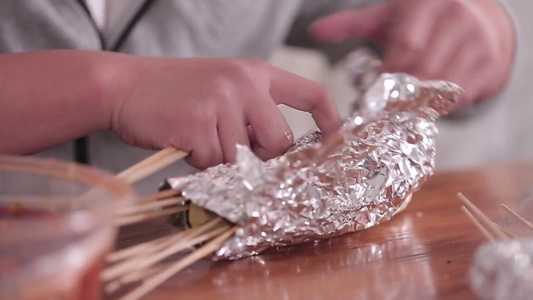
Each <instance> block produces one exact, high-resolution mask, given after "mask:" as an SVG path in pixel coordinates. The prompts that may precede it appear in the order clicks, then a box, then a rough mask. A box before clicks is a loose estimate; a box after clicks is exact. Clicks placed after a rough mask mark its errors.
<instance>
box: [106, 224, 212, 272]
mask: <svg viewBox="0 0 533 300" xmlns="http://www.w3.org/2000/svg"><path fill="white" fill-rule="evenodd" d="M219 221H220V219H217V220H213V221H211V222H209V223H206V224H205V225H203V226H201V227H199V228H198V229H197V230H189V232H186V233H185V234H189V236H188V239H186V240H185V241H183V242H181V243H171V245H170V247H168V248H166V249H164V250H163V251H160V252H157V253H155V254H154V255H153V256H150V257H146V255H142V253H141V255H136V256H135V257H134V258H133V259H130V260H126V261H123V262H121V263H118V264H116V265H113V266H111V267H110V268H108V269H106V270H105V271H104V272H103V273H102V279H103V280H105V281H108V280H111V279H114V278H116V277H118V276H121V275H123V274H124V273H126V272H128V271H131V270H134V269H139V268H143V267H146V266H150V265H152V264H154V263H156V262H159V261H161V260H163V259H165V258H167V257H169V256H171V255H173V254H175V253H177V252H179V251H181V250H183V249H186V248H187V247H190V246H194V245H196V244H198V243H201V242H204V241H205V240H206V239H208V238H209V237H211V235H212V234H213V233H220V232H219V230H218V229H215V230H213V231H211V232H209V233H206V234H203V235H201V236H200V237H196V236H197V235H199V234H202V233H203V232H205V231H207V230H209V229H211V228H213V227H214V226H215V225H216V224H217V223H218V222H219Z"/></svg>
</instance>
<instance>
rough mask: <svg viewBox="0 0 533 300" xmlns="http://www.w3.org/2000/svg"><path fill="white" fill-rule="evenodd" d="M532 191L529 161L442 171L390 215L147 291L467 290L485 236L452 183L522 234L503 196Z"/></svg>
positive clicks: (202, 266) (258, 294) (346, 295)
mask: <svg viewBox="0 0 533 300" xmlns="http://www.w3.org/2000/svg"><path fill="white" fill-rule="evenodd" d="M532 191H533V162H515V163H507V164H500V165H494V166H490V167H485V168H479V169H475V170H469V171H462V172H451V173H442V174H438V175H435V176H434V177H432V178H431V179H430V180H429V181H428V182H427V183H426V184H424V186H423V188H422V189H421V190H420V191H419V192H417V193H416V194H415V196H414V197H413V200H412V203H411V204H410V205H409V207H408V208H407V209H406V210H405V211H404V212H402V213H401V214H399V215H397V216H396V217H394V218H393V219H392V220H391V221H389V222H387V223H384V224H382V225H379V226H376V227H374V228H370V229H368V230H364V231H361V232H357V233H353V234H346V235H344V236H341V237H337V238H333V239H329V240H324V241H320V242H315V243H308V244H304V245H298V246H293V247H289V248H283V249H277V250H276V249H273V250H271V251H268V252H267V253H264V254H263V255H260V256H257V257H252V258H247V259H242V260H239V261H233V262H217V263H214V262H210V261H201V262H199V263H197V264H195V265H193V266H192V267H190V268H189V269H187V270H185V271H183V272H181V273H180V274H178V275H176V276H174V277H173V278H172V279H170V280H169V281H167V282H166V283H164V284H163V285H161V286H160V287H158V288H157V289H156V290H155V291H153V292H151V293H150V294H148V295H147V296H146V299H181V300H185V299H231V300H234V299H472V298H474V296H473V294H472V292H471V291H470V289H469V285H468V271H469V268H470V264H471V262H472V258H473V254H474V251H475V250H476V248H477V247H478V246H479V245H480V244H481V243H483V242H485V239H484V237H483V236H482V235H481V234H480V232H479V231H478V230H477V229H476V228H475V227H474V226H473V225H472V223H470V221H469V220H468V219H467V218H466V216H465V215H464V214H463V213H462V212H461V210H460V206H461V202H460V200H459V199H458V198H457V196H456V194H457V192H462V193H463V194H465V195H466V196H467V197H468V198H469V199H470V200H472V202H474V203H475V204H476V205H477V206H478V207H479V208H480V209H482V210H483V211H484V212H485V213H487V215H489V217H491V219H493V220H495V221H496V222H497V223H499V224H502V225H504V226H506V227H508V228H509V229H511V230H512V231H514V232H517V233H520V234H524V233H525V232H526V229H525V228H523V227H522V226H521V225H520V224H518V223H517V222H516V221H515V220H514V219H513V218H511V217H509V216H508V215H507V214H506V213H505V212H504V211H503V210H501V209H500V208H499V204H500V203H502V202H503V203H506V204H508V205H509V206H511V207H512V208H517V209H519V210H520V207H521V209H523V208H524V203H526V204H527V203H529V202H528V201H527V200H524V199H527V198H528V195H529V194H530V193H531V192H532ZM526 206H527V205H526ZM529 207H530V208H533V205H529ZM530 211H533V209H532V210H530ZM522 212H523V210H522ZM156 227H157V226H156ZM159 229H161V228H159ZM154 230H155V227H154Z"/></svg>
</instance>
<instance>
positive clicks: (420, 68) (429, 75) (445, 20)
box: [410, 14, 468, 80]
mask: <svg viewBox="0 0 533 300" xmlns="http://www.w3.org/2000/svg"><path fill="white" fill-rule="evenodd" d="M437 24H438V26H436V27H435V31H434V33H433V36H432V38H431V40H430V42H429V44H428V47H427V51H425V53H424V54H423V55H422V57H421V58H420V59H418V60H417V61H416V62H415V65H414V66H413V67H412V69H411V70H410V71H411V73H412V74H413V75H414V76H416V77H418V78H419V79H423V80H427V79H442V76H443V73H444V71H445V69H446V68H447V67H448V66H449V64H450V62H451V61H452V60H453V59H454V58H455V57H456V55H457V51H458V49H460V48H461V47H462V46H463V45H464V44H465V43H467V42H468V40H467V38H468V35H467V34H465V33H464V30H463V29H462V24H461V23H459V22H454V20H453V18H451V16H449V15H448V14H442V15H441V16H440V17H439V20H438V21H437Z"/></svg>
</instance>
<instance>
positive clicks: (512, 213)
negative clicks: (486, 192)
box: [501, 203, 533, 230]
mask: <svg viewBox="0 0 533 300" xmlns="http://www.w3.org/2000/svg"><path fill="white" fill-rule="evenodd" d="M501 208H503V210H505V211H506V212H508V213H509V214H511V215H512V216H513V217H515V218H516V219H518V221H520V222H522V224H524V225H526V226H527V227H528V228H529V229H531V230H533V224H532V223H531V222H529V221H528V220H526V219H525V218H524V217H522V216H521V215H519V214H518V213H517V212H515V211H514V210H512V209H511V208H510V207H509V206H507V205H505V204H503V203H502V204H501Z"/></svg>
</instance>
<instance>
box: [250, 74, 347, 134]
mask: <svg viewBox="0 0 533 300" xmlns="http://www.w3.org/2000/svg"><path fill="white" fill-rule="evenodd" d="M270 95H271V96H272V98H273V99H274V102H275V103H276V104H285V105H287V106H290V107H292V108H295V109H298V110H302V111H307V112H309V113H311V115H312V116H313V119H314V120H315V122H316V124H317V126H318V128H320V130H321V131H322V133H323V134H324V135H325V136H327V135H329V134H331V133H333V132H335V131H337V130H338V129H339V128H340V126H341V125H342V119H341V117H340V115H339V111H338V110H337V105H336V104H335V101H334V100H333V97H331V94H330V92H329V90H328V89H327V88H326V87H325V86H324V85H322V84H319V83H317V82H314V81H311V80H308V79H305V78H303V77H300V76H298V75H296V74H292V73H290V72H287V71H284V70H282V69H279V68H276V67H271V82H270ZM254 130H255V128H254Z"/></svg>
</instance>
